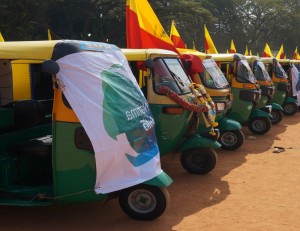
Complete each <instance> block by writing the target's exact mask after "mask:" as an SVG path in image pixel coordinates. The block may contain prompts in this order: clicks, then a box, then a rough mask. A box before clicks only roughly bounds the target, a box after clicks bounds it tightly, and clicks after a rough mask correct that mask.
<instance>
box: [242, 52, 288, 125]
mask: <svg viewBox="0 0 300 231" xmlns="http://www.w3.org/2000/svg"><path fill="white" fill-rule="evenodd" d="M246 59H247V61H248V62H249V64H250V66H251V69H252V72H253V74H254V76H255V78H256V80H257V82H258V84H259V86H260V89H261V98H260V101H259V103H258V105H257V108H262V110H264V109H263V108H264V107H265V106H266V105H270V106H271V107H272V111H271V115H272V117H271V118H270V120H271V122H272V124H278V123H280V121H281V120H282V118H283V108H282V107H281V106H280V105H279V104H277V103H274V102H273V103H270V102H271V101H272V99H273V96H274V93H275V86H274V83H273V82H272V79H271V77H270V75H269V73H268V71H267V70H266V68H265V65H264V63H263V62H262V61H261V58H259V57H258V56H246Z"/></svg>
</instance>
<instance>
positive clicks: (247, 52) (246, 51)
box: [245, 45, 249, 55]
mask: <svg viewBox="0 0 300 231" xmlns="http://www.w3.org/2000/svg"><path fill="white" fill-rule="evenodd" d="M245 55H249V51H248V46H247V45H246V50H245Z"/></svg>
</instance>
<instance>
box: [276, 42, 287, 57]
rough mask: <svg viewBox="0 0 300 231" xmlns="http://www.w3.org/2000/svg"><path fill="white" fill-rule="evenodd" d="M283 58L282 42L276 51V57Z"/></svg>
mask: <svg viewBox="0 0 300 231" xmlns="http://www.w3.org/2000/svg"><path fill="white" fill-rule="evenodd" d="M284 58H285V54H284V49H283V44H281V47H280V49H279V51H278V52H277V55H276V59H284Z"/></svg>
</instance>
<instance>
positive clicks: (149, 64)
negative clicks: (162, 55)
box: [145, 59, 154, 70]
mask: <svg viewBox="0 0 300 231" xmlns="http://www.w3.org/2000/svg"><path fill="white" fill-rule="evenodd" d="M145 66H146V67H147V68H149V69H150V70H153V69H154V62H153V59H146V60H145Z"/></svg>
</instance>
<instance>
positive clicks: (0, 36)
mask: <svg viewBox="0 0 300 231" xmlns="http://www.w3.org/2000/svg"><path fill="white" fill-rule="evenodd" d="M0 42H4V38H3V36H2V34H1V32H0Z"/></svg>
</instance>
